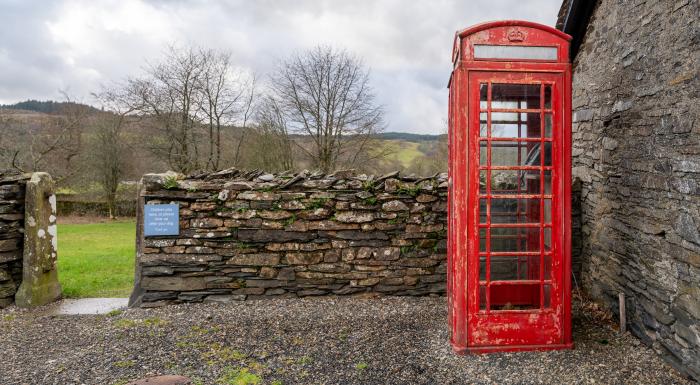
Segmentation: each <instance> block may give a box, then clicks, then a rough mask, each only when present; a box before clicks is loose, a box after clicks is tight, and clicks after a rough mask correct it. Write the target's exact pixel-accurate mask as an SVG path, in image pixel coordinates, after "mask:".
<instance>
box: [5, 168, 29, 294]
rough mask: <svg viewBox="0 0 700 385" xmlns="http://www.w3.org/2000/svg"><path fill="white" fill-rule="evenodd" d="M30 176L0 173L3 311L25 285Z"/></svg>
mask: <svg viewBox="0 0 700 385" xmlns="http://www.w3.org/2000/svg"><path fill="white" fill-rule="evenodd" d="M28 179H29V176H27V175H22V174H13V173H9V174H8V173H4V174H0V308H4V307H6V306H8V305H10V304H12V303H14V301H15V293H16V292H17V289H18V288H19V285H20V283H22V250H23V247H22V246H23V241H24V193H25V189H26V183H27V180H28Z"/></svg>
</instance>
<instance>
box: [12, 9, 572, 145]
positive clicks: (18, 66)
mask: <svg viewBox="0 0 700 385" xmlns="http://www.w3.org/2000/svg"><path fill="white" fill-rule="evenodd" d="M560 4H561V0H462V1H458V0H423V1H405V0H353V1H341V0H337V1H332V0H326V1H323V0H298V1H291V0H290V1H283V0H275V1H272V0H257V1H247V0H238V1H198V0H172V1H167V0H155V1H141V0H104V1H102V0H66V1H38V0H37V1H27V0H0V36H1V37H2V39H0V104H1V103H14V102H18V101H21V100H25V99H39V100H44V99H56V100H60V99H61V95H60V92H59V91H60V90H65V91H67V92H68V93H69V94H70V95H71V96H72V97H73V98H75V99H76V100H77V101H82V102H85V103H94V100H92V99H91V97H90V93H91V92H93V91H97V90H99V89H100V87H101V85H109V84H111V83H113V82H117V81H120V80H123V79H124V78H126V77H127V76H129V75H138V74H139V72H140V71H141V68H142V67H143V65H144V63H145V62H146V61H156V60H157V59H158V56H159V55H160V54H161V53H162V52H163V50H164V48H165V46H166V45H167V44H169V43H177V44H179V45H197V46H203V47H207V48H216V49H223V50H228V51H230V52H231V53H232V57H233V62H234V63H235V64H236V65H238V66H240V67H243V68H245V69H249V70H252V71H255V73H256V74H257V75H258V76H259V78H260V79H261V80H263V81H264V80H265V79H266V76H267V74H268V73H269V72H270V71H271V70H272V69H273V68H274V64H275V62H276V60H277V58H283V57H284V56H286V55H288V54H290V53H292V52H294V51H297V50H303V49H307V48H311V47H313V46H315V45H318V44H331V45H334V46H337V47H341V48H345V49H347V50H348V51H351V52H353V53H356V54H358V55H359V56H361V57H362V58H363V59H364V62H365V64H367V65H368V66H369V67H370V68H371V83H372V85H373V86H374V89H375V91H376V94H377V99H378V101H379V102H380V103H381V104H383V105H384V106H385V107H386V110H387V122H388V127H387V130H388V131H403V132H414V133H431V134H437V133H441V132H442V131H444V127H445V120H446V118H447V107H446V106H447V90H446V88H445V86H446V84H447V79H448V76H449V72H450V67H451V65H450V51H451V47H452V39H453V37H454V32H455V31H456V30H458V29H462V28H465V27H468V26H470V25H472V24H476V23H479V22H483V21H490V20H498V19H524V20H531V21H536V22H540V23H543V24H547V25H553V24H554V23H555V22H556V14H557V12H558V10H559V6H560Z"/></svg>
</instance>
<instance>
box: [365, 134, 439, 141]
mask: <svg viewBox="0 0 700 385" xmlns="http://www.w3.org/2000/svg"><path fill="white" fill-rule="evenodd" d="M441 136H442V135H429V134H411V133H408V132H383V133H381V134H379V135H377V137H378V138H379V139H384V140H403V141H406V142H429V141H435V140H439V139H440V137H441Z"/></svg>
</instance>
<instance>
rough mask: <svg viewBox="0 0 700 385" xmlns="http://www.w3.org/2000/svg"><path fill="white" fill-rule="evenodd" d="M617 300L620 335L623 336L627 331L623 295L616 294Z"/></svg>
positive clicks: (621, 293)
mask: <svg viewBox="0 0 700 385" xmlns="http://www.w3.org/2000/svg"><path fill="white" fill-rule="evenodd" d="M618 300H619V302H620V334H625V332H626V331H627V316H626V314H625V293H623V292H620V293H619V294H618Z"/></svg>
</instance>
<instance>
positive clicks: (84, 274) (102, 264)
mask: <svg viewBox="0 0 700 385" xmlns="http://www.w3.org/2000/svg"><path fill="white" fill-rule="evenodd" d="M135 234H136V224H135V222H134V221H133V220H120V221H103V222H101V223H89V224H84V223H80V224H71V223H64V222H63V221H61V220H60V219H59V225H58V280H59V281H60V282H61V286H62V287H63V296H64V297H67V298H85V297H128V296H129V294H130V293H131V289H132V286H133V283H134V256H135V251H134V250H135V246H134V237H135Z"/></svg>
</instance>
